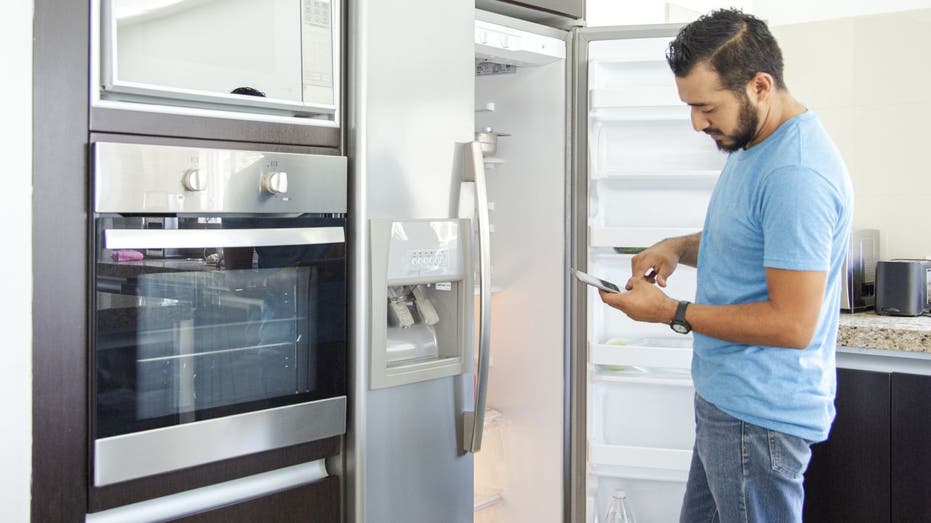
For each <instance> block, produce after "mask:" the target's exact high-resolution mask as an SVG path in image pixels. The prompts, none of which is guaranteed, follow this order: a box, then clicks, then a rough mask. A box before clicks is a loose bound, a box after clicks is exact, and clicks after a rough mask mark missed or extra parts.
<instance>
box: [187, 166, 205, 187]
mask: <svg viewBox="0 0 931 523" xmlns="http://www.w3.org/2000/svg"><path fill="white" fill-rule="evenodd" d="M181 184H182V185H184V188H185V189H187V190H189V191H204V190H206V189H207V179H206V178H205V177H204V175H202V174H201V173H200V171H199V170H197V169H188V170H186V171H184V176H182V177H181Z"/></svg>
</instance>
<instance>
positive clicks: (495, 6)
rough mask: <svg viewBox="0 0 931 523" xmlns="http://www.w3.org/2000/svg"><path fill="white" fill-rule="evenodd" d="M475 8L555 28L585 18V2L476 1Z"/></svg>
mask: <svg viewBox="0 0 931 523" xmlns="http://www.w3.org/2000/svg"><path fill="white" fill-rule="evenodd" d="M475 7H477V8H479V9H483V10H486V11H491V12H493V13H500V14H503V15H506V16H511V17H514V18H520V19H522V20H529V21H531V22H536V23H538V24H544V25H549V26H554V27H568V26H571V25H577V24H573V23H572V21H573V20H581V19H583V18H585V0H475Z"/></svg>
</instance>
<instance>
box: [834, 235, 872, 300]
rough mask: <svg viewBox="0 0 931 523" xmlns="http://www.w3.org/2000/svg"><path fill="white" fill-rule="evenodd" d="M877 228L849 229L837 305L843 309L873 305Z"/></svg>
mask: <svg viewBox="0 0 931 523" xmlns="http://www.w3.org/2000/svg"><path fill="white" fill-rule="evenodd" d="M878 261H879V231H878V230H876V229H857V230H854V231H851V233H850V244H849V246H848V248H847V259H846V260H844V267H843V269H842V272H841V280H842V281H841V296H840V309H841V310H842V311H845V312H855V311H862V310H866V309H871V308H873V305H874V303H875V299H876V262H878Z"/></svg>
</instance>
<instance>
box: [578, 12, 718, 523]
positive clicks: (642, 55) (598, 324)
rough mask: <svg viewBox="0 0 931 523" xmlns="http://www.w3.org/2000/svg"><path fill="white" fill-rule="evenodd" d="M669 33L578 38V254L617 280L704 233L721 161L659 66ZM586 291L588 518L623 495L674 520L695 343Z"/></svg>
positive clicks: (639, 30)
mask: <svg viewBox="0 0 931 523" xmlns="http://www.w3.org/2000/svg"><path fill="white" fill-rule="evenodd" d="M677 29H678V27H677V26H671V25H664V26H640V27H635V28H629V29H627V28H625V29H613V30H605V29H601V30H586V29H583V30H581V31H580V32H579V34H580V37H579V38H578V39H577V40H576V41H577V48H576V53H577V54H576V58H577V60H579V63H580V64H582V65H579V66H578V67H579V69H578V74H577V76H578V78H577V82H578V84H577V85H578V89H579V92H580V93H585V94H587V96H585V97H580V98H579V99H580V100H586V104H587V107H585V108H584V109H583V108H581V107H580V108H578V109H579V111H584V114H585V115H586V123H587V135H586V136H585V137H584V139H583V140H581V142H579V143H581V144H584V147H580V150H581V151H582V153H581V154H587V161H586V164H587V169H586V172H587V176H586V177H585V187H586V188H587V191H586V196H585V201H584V203H583V204H581V205H580V207H584V208H585V211H584V213H583V211H582V210H577V212H576V218H577V219H585V220H586V223H587V231H586V232H587V242H586V244H585V246H584V248H582V247H581V245H580V242H581V240H576V241H577V243H576V245H577V246H579V247H577V248H578V250H579V252H578V253H577V255H576V256H577V257H578V258H577V259H579V260H580V261H584V263H583V264H582V266H584V267H586V269H587V271H588V272H589V273H590V274H593V275H595V276H598V277H601V278H605V279H608V280H611V281H614V282H617V283H619V284H622V283H623V282H626V281H627V280H628V279H629V278H630V277H631V270H630V261H631V257H632V256H633V255H634V254H636V253H637V252H639V251H641V250H642V249H644V248H645V247H649V246H650V245H652V244H654V243H656V242H658V241H660V240H662V239H664V238H667V237H671V236H681V235H685V234H690V233H693V232H697V231H699V230H701V227H702V224H703V222H704V216H705V211H706V208H707V206H708V201H709V199H710V197H711V193H712V190H713V187H714V184H715V182H716V180H717V177H718V174H719V172H720V169H721V167H722V166H723V164H724V162H725V160H726V158H725V156H724V155H723V154H721V153H719V152H718V151H717V150H716V149H715V147H714V144H713V142H712V140H710V139H708V138H707V137H706V136H703V135H701V134H699V133H696V132H694V130H693V129H692V126H691V122H690V115H689V107H688V106H686V105H685V104H683V103H682V102H681V101H680V100H679V97H678V94H677V91H676V84H675V80H674V76H673V74H672V73H671V71H670V70H669V67H668V65H667V64H666V61H665V50H666V47H667V46H668V44H669V41H670V40H671V39H672V37H673V36H674V35H675V33H676V31H677ZM576 121H577V122H579V123H581V118H579V119H577V120H576ZM577 187H579V186H578V185H577ZM580 192H581V191H580ZM579 198H581V197H579ZM580 215H581V216H580ZM582 216H584V218H583V217H582ZM577 230H578V229H577ZM581 257H584V260H581ZM695 290H696V271H695V269H693V268H691V267H686V266H682V265H680V266H679V267H678V268H677V270H676V272H675V273H674V274H673V275H672V276H671V277H670V278H669V282H668V287H667V288H666V289H665V292H666V293H667V294H668V295H669V296H671V297H674V298H676V299H685V300H690V301H692V300H694V298H695ZM584 292H585V293H586V296H585V297H584V298H580V300H579V301H580V302H581V303H582V304H584V305H583V308H584V310H586V311H587V312H586V314H585V316H584V320H583V321H584V323H585V325H584V326H579V328H584V330H585V333H586V334H585V339H586V345H587V348H588V365H587V375H586V385H585V388H586V391H585V396H586V400H585V405H586V411H587V421H586V432H587V444H588V447H587V466H586V480H585V495H586V502H585V512H586V516H585V517H586V521H588V522H598V521H603V518H604V516H605V514H606V512H607V510H608V506H609V504H610V503H611V499H612V495H613V493H614V492H615V491H618V490H623V491H624V492H625V493H626V495H627V503H628V505H629V507H630V510H631V511H632V512H633V513H634V516H635V518H636V521H638V522H639V523H652V522H666V521H677V520H678V516H679V509H680V506H681V503H682V497H683V495H684V492H685V483H686V479H687V476H688V468H689V463H690V460H691V452H692V445H693V441H694V409H693V397H694V388H693V386H692V380H691V376H690V368H691V353H692V350H691V341H692V340H691V336H681V335H679V334H675V333H674V332H672V331H671V330H670V329H669V327H668V326H666V325H662V324H646V323H638V322H636V321H634V320H631V319H630V318H628V317H627V316H625V315H624V314H622V313H620V312H619V311H617V310H614V309H612V308H609V307H607V306H606V305H604V304H603V303H602V302H601V300H600V298H599V296H598V294H597V292H596V291H595V290H594V289H592V288H587V289H586V290H585V291H584Z"/></svg>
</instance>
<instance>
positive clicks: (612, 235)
mask: <svg viewBox="0 0 931 523" xmlns="http://www.w3.org/2000/svg"><path fill="white" fill-rule="evenodd" d="M700 230H701V228H700V227H589V230H588V238H589V240H588V242H589V246H590V247H649V246H650V245H653V244H654V243H656V242H658V241H660V240H663V239H665V238H669V237H673V236H685V235H687V234H693V233H696V232H699V231H700Z"/></svg>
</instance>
